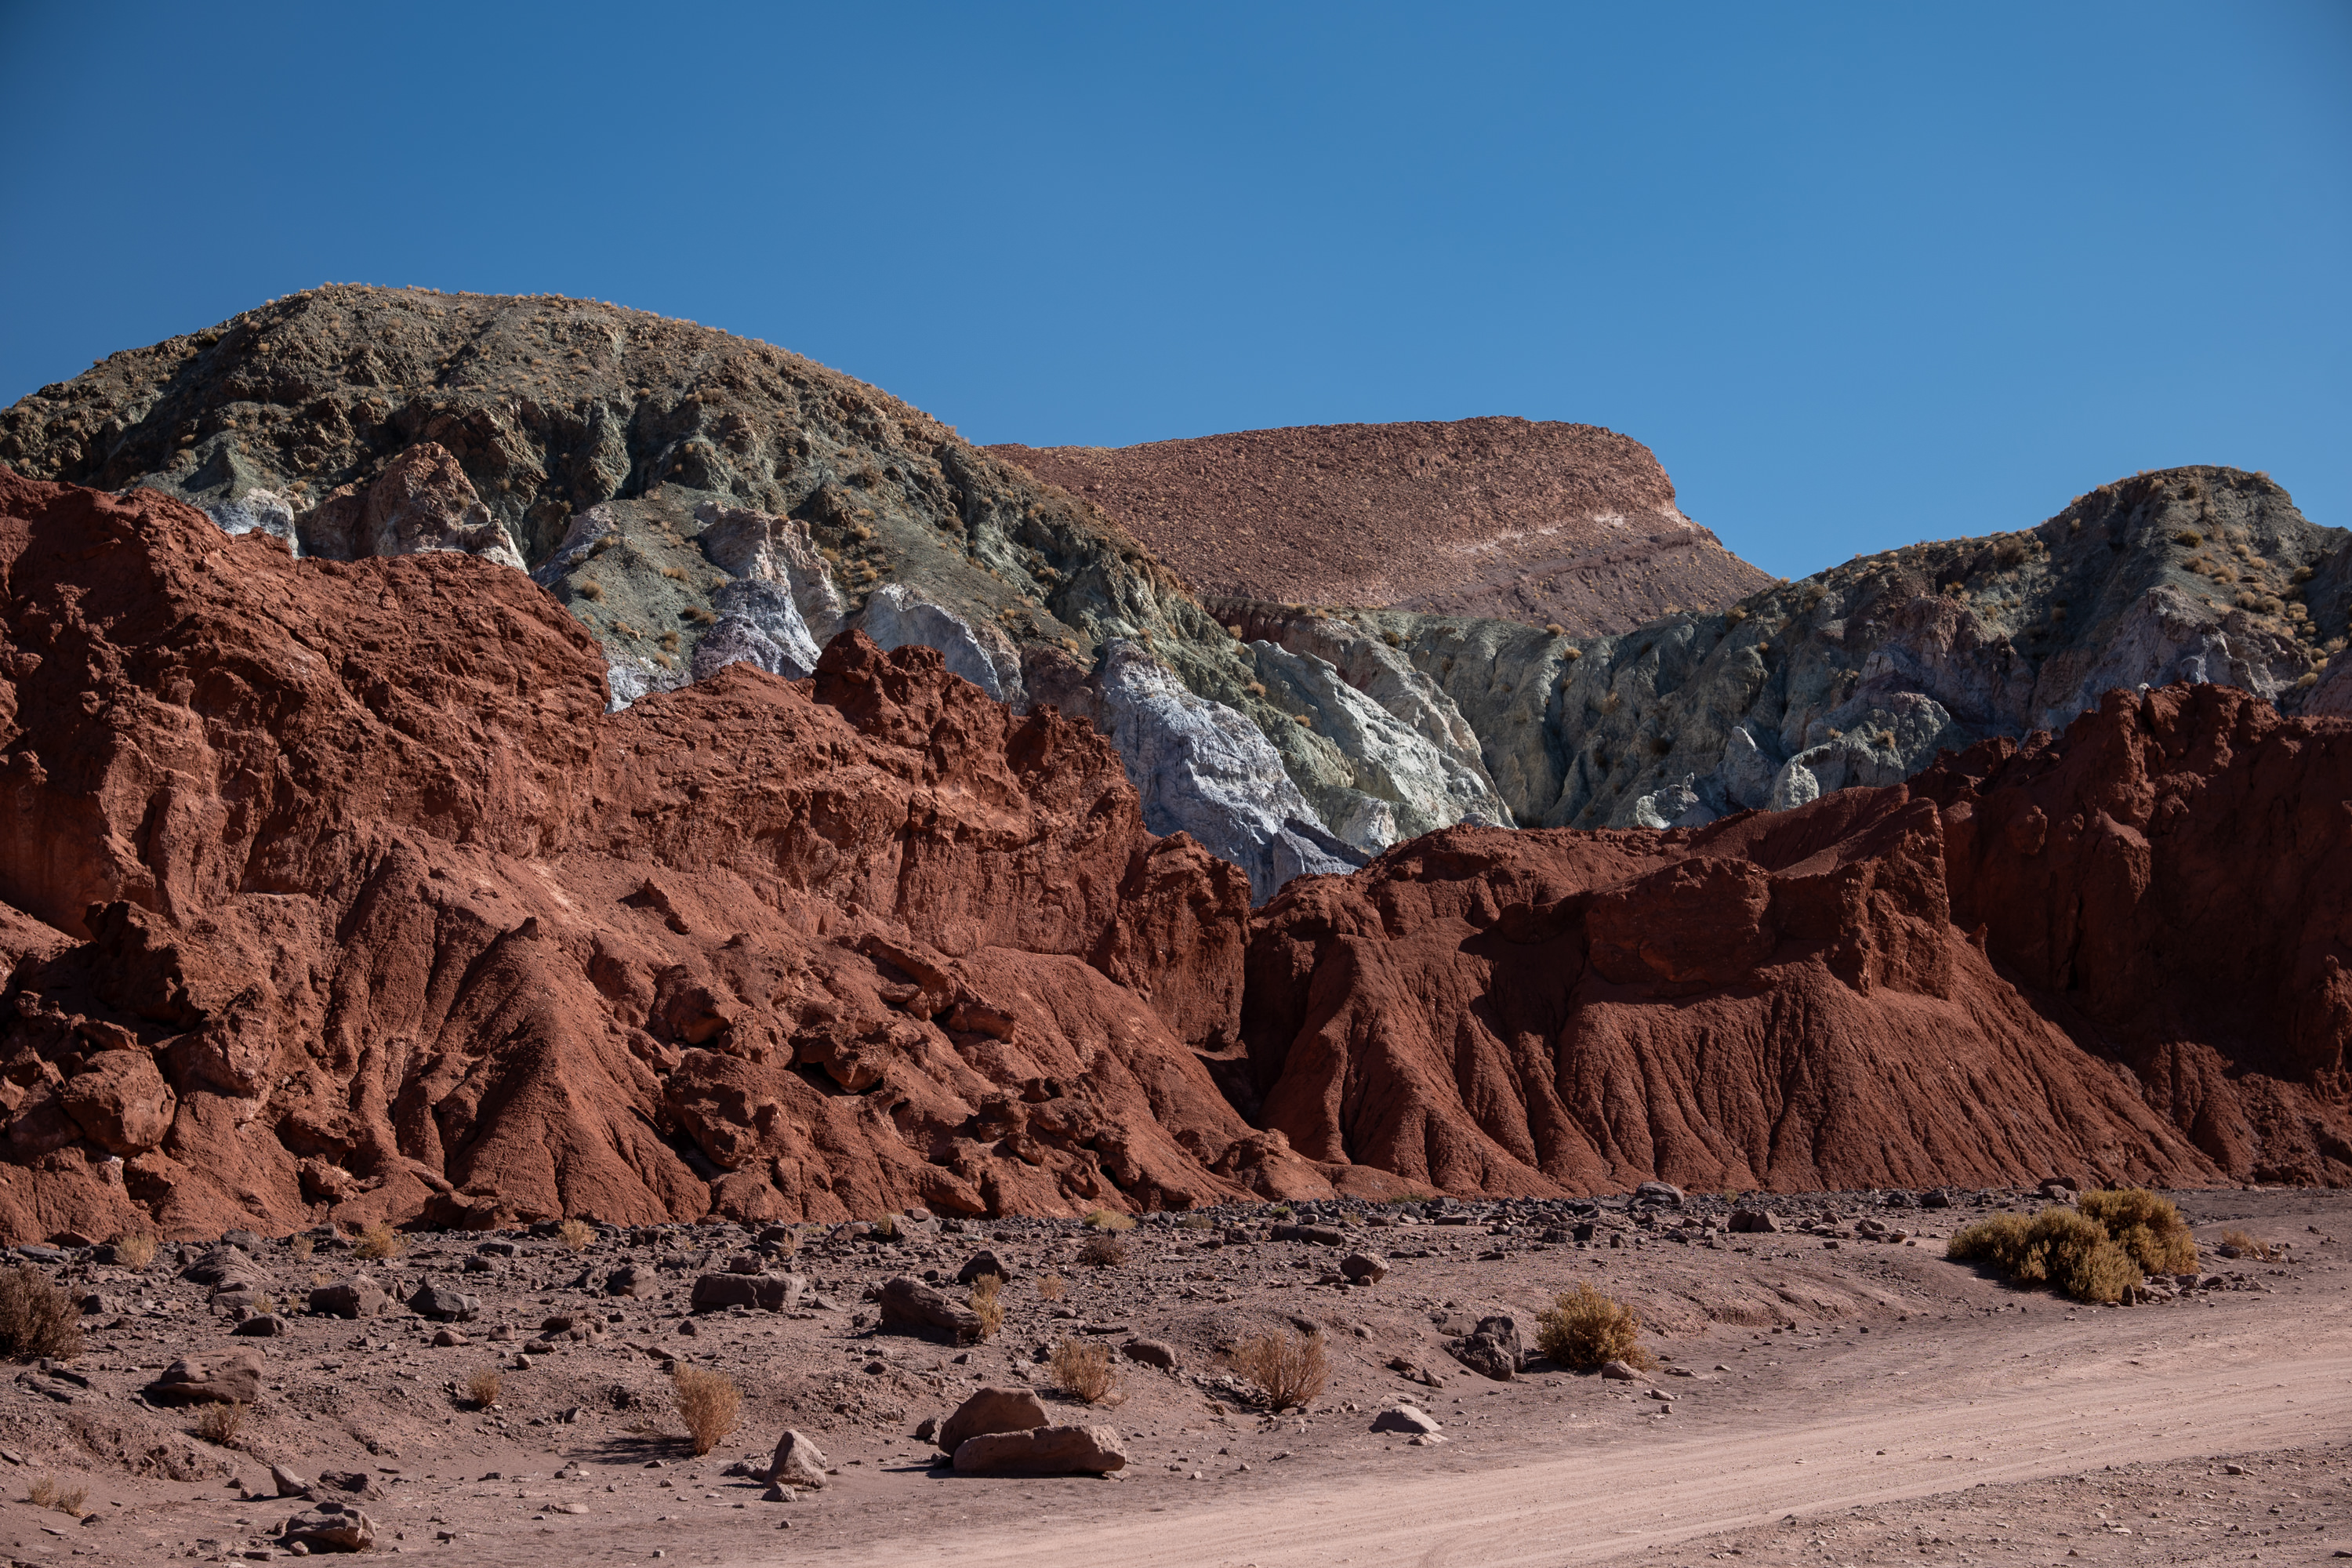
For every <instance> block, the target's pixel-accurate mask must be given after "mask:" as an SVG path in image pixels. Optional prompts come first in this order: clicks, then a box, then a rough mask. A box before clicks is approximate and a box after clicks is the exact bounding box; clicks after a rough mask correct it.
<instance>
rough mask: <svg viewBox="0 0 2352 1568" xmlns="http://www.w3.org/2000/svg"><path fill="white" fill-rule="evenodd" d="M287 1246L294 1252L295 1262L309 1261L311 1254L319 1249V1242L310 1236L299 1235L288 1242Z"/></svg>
mask: <svg viewBox="0 0 2352 1568" xmlns="http://www.w3.org/2000/svg"><path fill="white" fill-rule="evenodd" d="M287 1247H288V1250H289V1251H291V1252H292V1253H293V1254H294V1261H295V1262H297V1263H308V1262H310V1254H312V1253H313V1252H316V1251H317V1250H319V1244H318V1243H317V1242H316V1241H315V1240H313V1239H311V1238H310V1237H308V1236H298V1237H295V1238H294V1239H293V1240H292V1241H290V1242H289V1243H288V1244H287Z"/></svg>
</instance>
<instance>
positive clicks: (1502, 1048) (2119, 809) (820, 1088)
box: [0, 469, 2352, 1239]
mask: <svg viewBox="0 0 2352 1568" xmlns="http://www.w3.org/2000/svg"><path fill="white" fill-rule="evenodd" d="M604 697H605V693H604V684H603V661H602V659H601V658H600V657H599V652H598V649H597V647H596V646H595V644H594V643H593V641H592V640H591V639H590V637H589V636H588V634H587V633H586V632H585V631H584V630H583V629H582V627H581V626H579V625H578V624H577V623H576V622H574V621H573V620H572V618H571V617H570V616H567V615H566V614H564V613H563V611H562V609H561V608H560V607H559V606H557V605H554V604H553V603H552V601H551V600H550V599H549V598H548V597H547V595H544V594H543V593H541V591H540V590H539V589H538V588H536V587H535V586H534V585H533V584H531V583H530V581H529V580H528V579H527V578H525V577H523V576H522V575H521V574H518V573H515V572H512V571H509V570H507V569H505V568H502V567H499V566H497V565H493V564H491V563H487V562H483V561H480V560H477V559H474V558H472V557H470V556H467V555H464V554H459V553H454V552H428V553H425V554H423V555H418V556H412V557H405V558H400V559H391V560H371V561H362V562H356V563H334V562H320V561H302V562H296V561H294V560H292V559H290V558H289V555H288V554H287V552H286V551H285V548H284V546H283V545H282V544H280V543H279V542H277V541H275V540H273V539H271V538H269V537H268V536H267V535H263V534H251V535H247V536H243V537H238V538H229V537H227V536H225V535H223V534H222V533H221V532H220V531H218V530H217V529H216V528H215V527H214V525H213V524H212V523H211V522H209V521H206V520H205V518H203V517H202V516H201V515H199V514H197V513H195V512H194V511H191V510H188V509H186V508H185V507H183V506H180V505H179V504H177V503H175V502H172V501H168V500H163V498H161V497H158V496H155V495H152V494H151V493H145V492H142V493H138V494H134V495H132V496H130V497H128V498H118V497H113V496H109V495H104V494H100V493H98V492H95V491H89V490H82V489H73V488H71V487H67V486H58V485H47V484H37V483H33V482H30V481H26V480H24V479H19V478H17V477H16V476H14V475H12V474H9V473H7V472H6V471H5V469H0V953H5V955H6V956H8V957H9V958H10V959H11V960H13V961H14V970H13V973H12V975H11V978H10V983H9V984H8V986H7V989H6V991H5V994H4V995H0V1112H5V1115H0V1125H4V1126H5V1145H0V1234H4V1235H5V1236H7V1237H14V1238H18V1239H22V1238H28V1237H52V1236H58V1235H61V1234H68V1233H70V1234H79V1235H82V1236H87V1237H102V1236H105V1235H110V1234H112V1233H113V1232H115V1231H118V1230H121V1229H124V1228H131V1227H136V1226H146V1225H150V1224H156V1223H160V1224H161V1225H162V1226H164V1227H165V1228H166V1229H167V1230H169V1231H171V1232H173V1233H175V1234H182V1235H187V1234H210V1233H216V1232H218V1231H219V1230H221V1229H222V1228H224V1227H226V1226H231V1225H238V1224H245V1225H254V1226H265V1227H268V1228H274V1229H283V1228H286V1227H289V1226H293V1225H296V1224H299V1223H305V1222H309V1221H313V1220H316V1219H318V1218H320V1217H325V1216H332V1217H334V1218H336V1219H338V1220H341V1221H347V1222H348V1221H357V1220H363V1219H369V1218H375V1217H389V1218H393V1219H395V1220H408V1219H411V1218H416V1217H423V1218H425V1219H427V1220H429V1221H432V1222H436V1223H442V1224H449V1225H459V1226H467V1225H473V1226H481V1225H489V1224H493V1223H498V1222H500V1221H502V1220H505V1219H512V1218H526V1217H539V1216H545V1215H556V1214H560V1213H584V1214H589V1215H596V1216H599V1217H604V1218H609V1219H614V1220H643V1219H653V1218H656V1217H676V1216H687V1215H700V1214H704V1213H707V1212H711V1211H713V1210H716V1211H717V1212H719V1213H722V1214H728V1215H737V1216H741V1217H746V1218H756V1217H778V1218H797V1217H803V1216H805V1217H819V1218H827V1217H830V1218H838V1217H845V1216H852V1215H870V1214H878V1213H880V1212H883V1211H885V1210H887V1209H892V1208H903V1207H905V1206H908V1205H916V1204H921V1205H928V1206H931V1207H935V1208H939V1209H942V1210H947V1211H950V1212H963V1213H972V1214H979V1213H987V1212H1001V1211H1004V1210H1013V1209H1020V1210H1030V1211H1047V1212H1052V1211H1063V1212H1067V1211H1070V1210H1074V1209H1081V1208H1088V1207H1093V1206H1097V1205H1102V1206H1110V1207H1129V1208H1140V1207H1151V1206H1183V1205H1191V1204H1195V1203H1199V1202H1203V1201H1213V1200H1217V1199H1223V1198H1232V1197H1239V1196H1242V1195H1244V1194H1250V1193H1259V1194H1286V1195H1305V1194H1327V1193H1329V1192H1331V1191H1332V1190H1334V1188H1335V1187H1336V1188H1338V1189H1339V1190H1345V1191H1352V1192H1367V1193H1384V1192H1393V1191H1396V1190H1398V1189H1399V1188H1400V1187H1402V1185H1404V1184H1407V1183H1410V1184H1414V1185H1423V1186H1435V1187H1443V1188H1445V1189H1447V1190H1451V1191H1455V1192H1488V1193H1510V1192H1556V1191H1561V1190H1587V1191H1589V1190H1595V1189H1609V1188H1622V1187H1623V1186H1624V1185H1626V1184H1630V1183H1632V1182H1633V1181H1637V1180H1640V1179H1642V1178H1644V1177H1647V1176H1651V1175H1654V1174H1659V1175H1664V1176H1666V1177H1667V1178H1669V1179H1672V1180H1675V1181H1680V1182H1683V1183H1685V1184H1698V1185H1705V1186H1719V1185H1742V1186H1745V1185H1751V1184H1752V1185H1766V1186H1772V1187H1780V1188H1807V1187H1822V1186H1860V1185H1869V1184H1906V1185H1925V1184H1942V1183H1948V1182H1955V1181H1958V1182H1986V1181H1994V1180H2005V1179H2012V1178H2017V1177H2032V1176H2039V1175H2041V1174H2043V1173H2048V1172H2049V1171H2051V1170H2053V1169H2063V1170H2066V1171H2068V1172H2070V1173H2071V1172H2082V1173H2093V1174H2097V1175H2106V1176H2114V1177H2117V1178H2128V1179H2138V1180H2149V1181H2159V1182H2171V1183H2194V1182H2204V1181H2212V1180H2218V1179H2223V1178H2225V1177H2231V1176H2237V1177H2242V1176H2250V1175H2251V1176H2256V1177H2260V1178H2263V1179H2273V1178H2286V1179H2297V1180H2317V1181H2326V1182H2343V1181H2347V1180H2352V1142H2347V1140H2346V1138H2345V1136H2344V1131H2345V1129H2346V1128H2347V1124H2348V1123H2347V1116H2346V1101H2347V1079H2346V1074H2345V1068H2344V1043H2345V1040H2346V1037H2347V1031H2352V981H2347V978H2346V976H2345V967H2346V964H2347V962H2352V915H2347V913H2346V907H2347V906H2346V904H2345V901H2344V898H2343V895H2342V893H2341V891H2340V889H2343V888H2344V887H2346V886H2347V885H2352V884H2348V883H2347V871H2352V859H2347V857H2352V820H2347V812H2346V809H2345V806H2344V804H2343V803H2344V802H2345V800H2346V799H2347V798H2352V724H2347V723H2346V722H2344V721H2336V720H2317V721H2309V720H2306V721H2283V720H2281V719H2279V718H2278V717H2277V716H2276V715H2275V714H2274V713H2273V711H2272V710H2270V709H2268V708H2267V707H2266V706H2264V705H2263V704H2262V703H2261V702H2260V701H2258V700H2254V699H2252V698H2251V697H2248V696H2246V695H2245V694H2243V693H2241V692H2237V691H2234V690H2229V689H2221V688H2213V687H2200V688H2196V689H2168V690H2166V691H2163V692H2158V693H2157V694H2155V695H2153V696H2149V697H2145V698H2130V697H2126V696H2123V695H2121V694H2117V695H2115V696H2111V697H2110V698H2109V700H2108V701H2107V703H2106V705H2105V707H2104V708H2102V709H2101V710H2097V711H2096V712H2095V713H2092V714H2088V715H2086V716H2084V718H2083V719H2082V720H2081V721H2078V722H2077V723H2076V724H2075V725H2074V727H2073V728H2072V729H2071V730H2069V731H2068V732H2067V733H2066V734H2065V735H2064V736H2063V737H2062V738H2059V739H2056V740H2052V739H2050V738H2048V737H2035V738H2034V739H2032V740H2031V741H2029V742H2026V743H2025V744H2024V745H2022V746H2016V745H2012V744H2010V743H2008V742H2000V743H1996V744H1990V745H1987V746H1983V747H1979V748H1977V749H1976V750H1975V751H1972V752H1969V753H1968V754H1967V755H1966V756H1963V757H1959V758H1957V759H1950V760H1948V761H1947V762H1946V763H1944V764H1943V765H1941V766H1939V767H1938V768H1937V769H1934V770H1931V771H1930V772H1929V773H1926V774H1923V775H1921V777H1919V778H1918V779H1916V780H1915V781H1914V782H1913V783H1912V784H1910V785H1907V786H1899V787H1896V788H1893V789H1888V790H1882V791H1860V790H1856V791H1846V792H1843V793H1841V794H1838V795H1832V796H1830V797H1827V798H1825V799H1823V800H1822V801H1819V802H1816V803H1814V804H1813V805H1810V806H1807V807H1804V808H1802V809H1800V810H1798V811H1793V812H1788V813H1782V814H1779V815H1774V816H1744V817H1739V818H1735V819H1731V820H1727V821H1725V822H1721V823H1717V824H1715V825H1713V826H1708V827H1706V828H1702V829H1697V830H1694V831H1681V832H1668V833H1640V832H1614V833H1598V834H1581V833H1575V832H1570V831H1545V832H1517V833H1514V832H1507V831H1503V830H1494V829H1457V830H1454V831H1452V832H1448V833H1444V834H1438V835H1433V836H1431V837H1426V838H1423V839H1421V840H1418V841H1416V842H1414V843H1412V844H1410V845H1406V846H1402V847H1399V848H1398V849H1396V850H1393V851H1391V853H1390V854H1389V855H1388V856H1386V857H1384V858H1382V859H1381V861H1380V862H1378V863H1377V864H1376V865H1375V866H1374V867H1373V868H1370V870H1368V871H1366V872H1363V873H1361V874H1359V875H1357V876H1354V877H1349V878H1344V879H1343V878H1318V879H1306V880H1303V881H1300V882H1297V883H1294V884H1293V885H1292V887H1291V889H1289V890H1288V891H1287V892H1286V894H1285V895H1284V896H1283V897H1282V898H1280V899H1279V900H1276V902H1275V903H1274V904H1272V905H1270V906H1268V907H1267V909H1266V910H1264V911H1261V913H1260V915H1259V916H1258V917H1257V918H1256V919H1255V922H1253V920H1252V917H1251V915H1250V913H1249V910H1248V908H1247V889H1246V886H1245V884H1244V880H1243V879H1242V877H1241V874H1240V873H1239V872H1238V871H1237V870H1235V869H1234V868H1232V867H1230V866H1227V865H1225V864H1223V863H1222V862H1219V861H1217V860H1214V859H1213V858H1210V857H1209V856H1208V855H1206V854H1205V853H1204V852H1202V850H1201V849H1200V848H1199V847H1197V846H1196V845H1194V844H1192V842H1191V841H1190V840H1189V839H1186V838H1184V837H1181V836H1179V837H1171V838H1164V839H1162V838H1154V837H1152V836H1151V835H1150V834H1149V833H1147V832H1146V831H1145V830H1144V829H1143V827H1142V825H1141V821H1140V816H1139V809H1138V805H1137V800H1136V795H1135V794H1134V791H1133V790H1132V788H1131V787H1130V786H1129V784H1128V783H1127V782H1126V779H1125V777H1124V774H1123V773H1122V772H1121V769H1120V766H1119V763H1118V758H1117V757H1116V755H1115V754H1114V753H1113V752H1111V750H1110V748H1109V746H1108V743H1107V742H1105V741H1103V740H1102V739H1101V738H1100V737H1099V736H1097V735H1096V734H1095V733H1094V732H1093V731H1090V730H1088V729H1087V728H1085V727H1083V726H1079V725H1075V724H1072V723H1069V722H1067V721H1064V720H1062V719H1061V718H1060V717H1059V716H1058V715H1057V714H1055V713H1054V712H1053V711H1051V710H1040V711H1038V712H1035V713H1033V714H1030V715H1027V716H1025V717H1020V718H1015V717H1013V716H1012V715H1010V714H1009V713H1008V712H1007V711H1006V710H1004V709H1003V707H1002V706H1000V705H998V704H996V703H993V702H991V701H989V700H987V699H986V698H985V697H984V696H983V695H982V693H981V692H980V691H979V690H978V689H976V688H974V687H972V686H971V685H969V684H968V683H966V682H963V681H961V680H958V679H954V678H952V677H950V676H949V675H947V674H946V673H945V670H944V668H943V667H942V665H941V661H940V657H939V656H938V655H937V654H935V653H933V652H931V651H930V650H929V649H924V648H919V647H910V648H906V649H901V650H899V651H898V652H895V653H889V654H884V653H881V652H879V651H878V650H877V649H876V648H875V647H874V646H873V645H872V644H871V643H868V642H866V641H865V640H864V639H863V638H862V637H846V638H844V639H841V640H838V641H836V642H835V644H834V645H833V646H832V647H829V648H828V649H827V650H826V651H825V655H824V660H823V662H822V664H821V667H820V668H819V670H818V673H817V675H816V676H815V678H814V679H811V680H808V681H803V682H800V683H797V684H792V683H786V682H783V681H781V680H778V679H774V678H772V677H770V676H767V675H764V674H761V672H759V671H757V670H756V669H752V668H748V667H745V668H734V669H730V670H729V671H727V672H725V673H723V674H722V675H720V676H719V677H718V678H716V679H711V680H709V681H707V682H704V683H701V684H698V685H697V686H694V687H692V688H689V689H686V690H682V691H678V692H674V693H669V694H666V695H662V696H658V697H654V698H648V699H646V700H642V701H640V702H638V703H636V704H635V705H634V706H633V707H631V708H630V709H628V710H625V712H623V713H620V714H614V715H608V714H606V713H605V712H604ZM1970 933H1973V934H1970ZM1244 982H1246V993H1244ZM1237 1053H1244V1054H1243V1055H1237ZM1210 1064H1213V1065H1214V1066H1216V1068H1218V1070H1219V1071H1220V1072H1222V1073H1225V1074H1226V1075H1228V1076H1227V1079H1226V1080H1225V1081H1227V1082H1228V1083H1229V1084H1230V1085H1237V1086H1239V1092H1240V1098H1242V1099H1243V1100H1245V1101H1252V1100H1254V1099H1255V1100H1262V1110H1263V1114H1262V1116H1260V1117H1259V1118H1258V1121H1259V1126H1258V1127H1257V1128H1256V1129H1253V1128H1251V1127H1250V1126H1248V1125H1246V1124H1245V1123H1244V1121H1243V1120H1242V1118H1241V1117H1240V1116H1239V1115H1238V1114H1236V1112H1235V1111H1234V1109H1233V1108H1232V1107H1231V1106H1230V1105H1229V1104H1228V1103H1227V1101H1226V1100H1225V1099H1224V1098H1223V1096H1222V1095H1220V1093H1219V1092H1218V1090H1217V1088H1216V1084H1215V1082H1213V1080H1212V1079H1211V1076H1210V1071H1209V1065H1210Z"/></svg>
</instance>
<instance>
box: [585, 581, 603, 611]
mask: <svg viewBox="0 0 2352 1568" xmlns="http://www.w3.org/2000/svg"><path fill="white" fill-rule="evenodd" d="M579 593H580V596H581V597H582V598H583V599H585V600H587V601H588V602H589V603H590V604H592V605H598V604H602V603H604V584H602V583H599V582H598V581H596V579H594V578H593V577H590V578H586V579H584V580H583V581H582V583H581V584H580V589H579Z"/></svg>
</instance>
